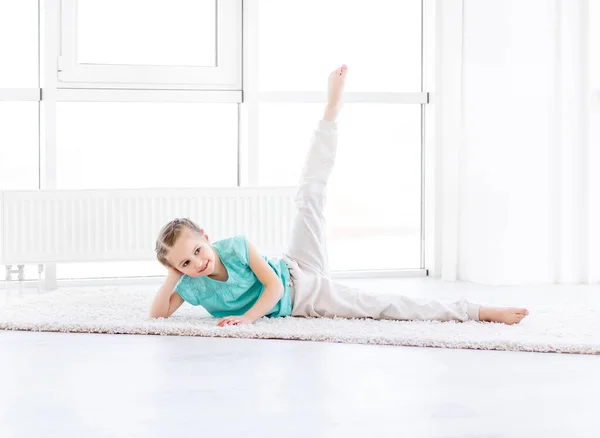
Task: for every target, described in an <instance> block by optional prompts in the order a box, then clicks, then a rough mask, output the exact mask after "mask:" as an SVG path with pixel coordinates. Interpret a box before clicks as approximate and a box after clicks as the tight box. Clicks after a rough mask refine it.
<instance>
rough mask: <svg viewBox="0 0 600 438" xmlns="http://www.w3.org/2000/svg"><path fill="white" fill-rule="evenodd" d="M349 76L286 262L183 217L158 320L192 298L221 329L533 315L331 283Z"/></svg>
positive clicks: (327, 120) (168, 248)
mask: <svg viewBox="0 0 600 438" xmlns="http://www.w3.org/2000/svg"><path fill="white" fill-rule="evenodd" d="M347 73H348V68H347V67H346V65H342V66H341V67H340V68H338V69H337V70H335V71H334V72H332V73H331V74H330V75H329V86H328V103H327V105H326V106H325V111H324V115H323V120H321V121H319V125H318V127H317V129H316V130H315V132H314V135H313V138H312V144H311V147H310V150H309V153H308V156H307V158H306V162H305V164H304V168H303V170H302V174H301V178H300V185H299V189H298V192H297V195H296V206H297V209H298V214H297V216H296V218H295V221H294V225H293V230H292V236H291V242H290V246H289V248H288V250H287V252H286V253H285V254H284V255H283V257H282V258H281V259H270V260H268V259H267V258H266V257H262V256H261V255H260V254H259V253H258V251H257V250H256V247H255V246H254V245H253V244H252V243H250V242H249V241H248V240H246V238H245V237H244V236H235V237H232V238H229V239H223V240H220V241H218V242H214V243H212V244H211V242H210V239H209V237H208V235H207V234H206V233H205V231H204V230H203V229H201V228H200V227H198V226H197V225H196V224H195V223H194V222H192V221H191V220H189V219H175V220H173V221H171V222H169V223H168V224H166V225H165V226H164V227H163V229H162V230H161V232H160V235H159V237H158V240H157V242H156V252H157V258H158V260H159V262H160V263H162V264H163V265H164V266H165V267H166V268H167V269H168V272H169V274H168V277H167V279H166V281H165V283H164V284H163V286H162V287H161V288H160V290H159V291H158V293H157V294H156V297H155V298H154V302H153V303H152V308H151V310H150V317H151V318H155V317H165V318H166V317H169V316H171V315H172V314H173V312H175V310H177V309H178V308H179V307H180V306H181V304H183V302H184V301H187V302H188V303H190V304H192V305H195V306H197V305H200V306H202V307H204V308H205V309H206V310H207V311H208V312H209V313H210V314H211V315H213V316H215V317H219V318H220V320H219V322H218V324H217V325H218V326H226V325H238V324H250V323H253V322H254V321H256V320H258V319H259V318H261V317H263V316H265V315H266V316H269V317H276V316H288V315H292V316H305V317H308V316H313V317H314V316H319V317H334V316H339V317H345V318H375V319H384V318H385V319H397V320H438V321H449V320H458V321H466V320H468V319H473V320H477V321H493V322H502V323H505V324H515V323H518V322H520V321H521V320H522V319H523V318H524V317H525V316H527V315H528V313H529V312H528V311H527V310H526V309H521V308H512V307H511V308H507V307H481V306H479V305H477V304H473V303H470V302H468V301H466V300H461V301H457V302H454V303H445V302H441V301H436V300H415V299H412V298H408V297H405V296H401V295H391V296H390V295H387V296H386V295H382V294H377V293H373V292H367V291H364V290H361V289H357V288H353V287H349V286H345V285H342V284H339V283H335V282H333V281H332V280H331V278H330V274H329V266H328V256H327V244H326V242H325V217H324V215H323V210H324V206H325V198H326V188H327V181H328V179H329V175H330V174H331V171H332V169H333V163H334V159H335V155H336V147H337V122H336V118H337V116H338V112H339V111H340V109H341V106H342V94H343V89H344V83H345V80H346V76H347Z"/></svg>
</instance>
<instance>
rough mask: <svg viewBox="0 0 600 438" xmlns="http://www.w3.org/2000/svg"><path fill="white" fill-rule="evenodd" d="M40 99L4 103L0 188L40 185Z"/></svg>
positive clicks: (0, 112) (0, 105) (0, 113)
mask: <svg viewBox="0 0 600 438" xmlns="http://www.w3.org/2000/svg"><path fill="white" fill-rule="evenodd" d="M38 105H39V104H38V103H37V102H0V190H35V189H38V188H39V140H38V135H39V117H38Z"/></svg>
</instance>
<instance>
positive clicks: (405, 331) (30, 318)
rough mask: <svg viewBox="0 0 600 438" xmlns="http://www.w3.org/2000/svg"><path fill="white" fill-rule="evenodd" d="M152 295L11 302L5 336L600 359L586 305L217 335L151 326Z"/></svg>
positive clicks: (286, 322) (184, 321)
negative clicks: (520, 316) (299, 343)
mask: <svg viewBox="0 0 600 438" xmlns="http://www.w3.org/2000/svg"><path fill="white" fill-rule="evenodd" d="M154 294H155V288H153V287H142V286H136V287H127V289H124V288H118V287H102V288H97V289H94V290H90V289H76V288H64V289H59V290H57V291H52V292H44V293H41V294H36V293H35V292H33V293H32V292H28V293H24V294H23V295H19V293H18V292H12V293H11V294H7V295H6V296H5V298H3V299H2V301H0V329H2V330H34V331H60V332H79V333H112V334H115V333H125V334H155V335H183V336H209V337H236V338H263V339H297V340H310V341H322V342H346V343H357V344H379V345H406V346H420V347H446V348H471V349H485V350H513V351H533V352H561V353H581V354H599V353H600V312H599V310H598V308H597V307H594V306H587V305H585V304H583V303H582V304H579V305H574V306H572V307H566V306H564V305H562V306H558V305H555V306H553V305H546V306H529V310H530V316H529V317H528V318H526V319H525V320H524V321H523V322H522V323H521V324H518V325H514V326H507V325H504V324H495V323H482V322H474V321H469V322H466V323H460V322H443V323H442V322H421V321H387V320H386V321H375V320H364V319H353V320H347V319H341V318H336V319H326V318H295V317H287V318H274V319H269V318H262V319H261V320H259V321H257V322H256V323H254V324H252V325H243V326H230V327H216V325H215V324H216V322H217V321H218V319H216V318H212V317H210V316H209V315H208V314H207V313H206V312H205V311H204V310H203V309H202V308H200V307H193V306H190V305H188V304H187V303H184V305H183V306H182V307H181V308H180V309H179V310H178V311H177V312H176V313H175V314H174V315H173V316H172V317H171V318H169V319H160V320H150V319H149V318H148V316H147V315H148V309H149V307H150V303H151V301H152V298H153V297H154Z"/></svg>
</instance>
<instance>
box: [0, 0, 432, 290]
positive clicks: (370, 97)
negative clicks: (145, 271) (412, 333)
mask: <svg viewBox="0 0 600 438" xmlns="http://www.w3.org/2000/svg"><path fill="white" fill-rule="evenodd" d="M74 1H75V0H38V5H39V8H38V14H39V22H40V25H41V26H42V27H40V35H39V38H40V39H39V43H40V44H39V47H38V50H39V60H40V64H39V71H40V78H39V79H40V88H30V89H29V88H28V89H0V100H10V101H20V100H27V101H36V100H37V101H39V102H40V145H39V146H40V148H39V150H40V157H39V158H40V189H54V188H56V182H57V175H56V168H57V167H56V103H57V102H60V101H114V102H117V101H136V102H137V101H144V102H165V101H166V102H184V101H193V102H236V103H238V128H239V129H238V185H239V186H248V185H255V184H256V182H257V181H258V172H259V163H258V153H257V147H258V144H259V138H258V126H259V123H258V122H259V120H258V104H259V102H267V101H268V102H287V103H303V102H323V101H324V100H323V99H324V91H319V92H309V93H305V92H302V93H297V92H286V91H280V92H268V91H267V92H259V88H258V64H257V61H258V47H257V45H258V26H259V23H258V7H259V2H258V1H256V0H234V1H235V4H236V5H237V6H238V9H237V12H236V17H237V19H238V20H239V22H238V26H237V28H236V35H237V38H238V41H239V46H237V47H236V53H237V55H236V56H237V59H238V60H239V61H238V62H237V64H236V69H237V70H236V72H237V73H236V74H237V76H236V81H237V82H236V85H235V86H234V87H230V88H226V87H223V85H222V84H221V85H219V84H217V85H213V86H211V85H210V84H208V85H207V84H204V85H198V84H183V85H182V84H175V83H171V84H169V83H163V84H159V85H158V86H157V84H144V83H112V84H109V83H93V82H66V81H64V75H63V73H64V70H63V71H59V70H61V69H59V59H60V63H61V65H60V67H63V66H64V62H65V61H64V60H63V59H61V58H60V53H61V40H62V38H61V13H62V10H61V4H62V2H72V3H73V2H74ZM216 1H219V2H222V1H224V0H216ZM225 1H227V0H225ZM421 5H422V12H423V13H422V22H421V32H422V55H423V56H422V66H423V69H422V85H421V91H420V92H414V93H397V92H389V93H388V92H377V93H360V92H356V93H353V92H349V93H346V95H345V101H346V102H362V103H373V102H375V103H377V102H382V103H389V104H413V105H414V104H418V105H420V106H421V114H422V122H421V132H422V141H421V152H422V158H423V159H422V170H421V173H422V191H421V200H422V202H421V208H422V215H421V217H422V235H421V242H422V246H421V260H422V263H421V269H396V270H377V271H341V272H334V273H332V276H333V277H334V278H340V279H343V278H382V277H415V276H427V275H428V270H427V269H426V268H425V267H426V266H433V264H434V262H435V259H434V257H435V251H436V248H435V239H434V238H435V227H436V225H435V222H436V215H435V191H434V189H435V181H436V179H435V178H436V177H435V172H434V171H435V170H436V163H437V161H436V157H435V148H434V146H435V144H434V141H435V130H434V127H435V124H434V122H433V120H434V118H435V111H436V109H435V106H434V105H430V103H432V102H433V95H432V93H430V92H428V91H426V90H430V91H434V89H435V77H434V66H435V64H436V62H437V59H436V53H435V38H436V33H435V27H436V0H421ZM43 6H45V7H43ZM42 32H43V33H42ZM242 43H243V44H242ZM238 50H239V52H238ZM61 75H62V76H61ZM153 85H154V87H153ZM426 119H427V124H426V123H425V120H426ZM426 146H427V147H426ZM425 163H427V164H426V165H425ZM425 167H427V168H429V169H432V171H431V172H428V173H427V175H425V173H424V170H425ZM425 180H427V187H428V188H429V189H428V191H425ZM425 213H427V218H426V217H425ZM426 219H427V220H426ZM438 226H439V225H438ZM425 245H426V248H425ZM426 255H427V259H426V258H425V257H426ZM139 280H144V279H131V280H128V279H126V278H122V279H120V281H117V282H116V283H117V284H121V283H122V284H127V283H131V282H136V283H139V282H140V281H139ZM147 280H148V281H149V282H152V281H155V280H153V279H152V277H149V278H148V279H147ZM90 281H91V280H89V281H88V280H82V281H75V282H72V281H68V280H60V281H58V282H57V278H56V265H55V264H49V265H46V285H47V287H49V288H52V287H56V285H57V283H59V284H61V285H62V284H69V285H71V284H82V285H86V284H90ZM100 281H103V284H106V282H105V280H104V279H103V280H100ZM142 282H143V281H142Z"/></svg>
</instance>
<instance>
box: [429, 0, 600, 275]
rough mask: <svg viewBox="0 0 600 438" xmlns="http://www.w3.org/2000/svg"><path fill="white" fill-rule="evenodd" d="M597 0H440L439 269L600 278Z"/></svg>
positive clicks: (436, 266)
mask: <svg viewBox="0 0 600 438" xmlns="http://www.w3.org/2000/svg"><path fill="white" fill-rule="evenodd" d="M594 3H595V2H594V1H592V2H589V1H585V0H577V1H573V0H552V1H549V0H449V1H448V0H443V1H442V0H439V1H438V2H437V3H436V31H437V33H436V75H437V76H436V92H435V96H434V104H435V105H436V117H435V119H436V144H435V157H436V170H435V175H436V176H435V178H436V181H435V216H434V217H435V219H434V221H435V237H436V239H435V261H434V266H433V268H432V270H431V271H432V272H431V273H432V275H433V276H437V277H441V278H442V279H443V280H448V281H455V280H463V281H472V282H476V283H482V284H490V285H514V284H536V283H537V284H554V283H557V284H577V283H598V282H599V281H600V175H598V173H600V150H599V146H598V145H599V138H600V136H599V128H598V125H599V122H600V105H599V103H598V99H599V97H600V96H599V91H598V88H600V87H599V86H598V83H599V81H598V80H595V78H594V77H592V75H591V74H590V73H591V72H596V73H597V70H598V69H597V68H596V67H595V66H596V65H597V61H596V60H595V58H594V57H595V56H600V54H599V53H600V52H599V51H598V50H597V49H598V47H597V46H596V47H594V46H595V45H596V44H598V43H597V42H596V41H595V40H594V39H593V38H591V35H590V31H589V30H590V29H592V28H593V27H594V26H598V25H600V23H594V21H596V22H597V21H598V17H599V16H600V15H599V14H598V13H597V12H596V11H595V8H597V7H598V6H597V5H594ZM592 32H594V30H592Z"/></svg>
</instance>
